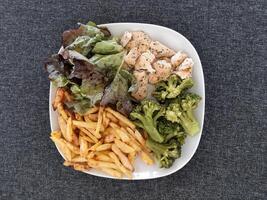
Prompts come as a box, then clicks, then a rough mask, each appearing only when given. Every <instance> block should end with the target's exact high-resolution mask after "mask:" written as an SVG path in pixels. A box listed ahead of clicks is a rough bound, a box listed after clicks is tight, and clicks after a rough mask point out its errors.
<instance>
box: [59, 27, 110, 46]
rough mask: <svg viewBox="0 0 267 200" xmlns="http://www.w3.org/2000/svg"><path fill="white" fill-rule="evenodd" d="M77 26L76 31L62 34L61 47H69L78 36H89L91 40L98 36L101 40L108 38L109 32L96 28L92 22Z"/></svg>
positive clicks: (102, 28) (103, 28) (72, 30)
mask: <svg viewBox="0 0 267 200" xmlns="http://www.w3.org/2000/svg"><path fill="white" fill-rule="evenodd" d="M79 25H80V26H79V28H77V29H70V30H67V31H64V32H63V34H62V45H63V47H67V46H69V45H70V44H71V43H73V42H74V41H75V39H76V38H77V37H79V36H89V37H91V38H92V37H95V36H96V35H97V34H98V35H100V36H101V38H103V39H104V38H107V37H109V36H110V32H109V31H108V29H107V28H105V27H98V26H96V24H95V23H93V22H88V23H87V24H79Z"/></svg>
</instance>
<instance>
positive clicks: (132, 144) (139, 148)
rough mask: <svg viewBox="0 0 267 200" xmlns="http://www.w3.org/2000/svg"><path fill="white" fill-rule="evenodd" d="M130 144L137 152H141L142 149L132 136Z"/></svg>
mask: <svg viewBox="0 0 267 200" xmlns="http://www.w3.org/2000/svg"><path fill="white" fill-rule="evenodd" d="M128 144H129V145H130V146H131V147H132V148H133V149H134V150H135V151H137V152H140V151H141V150H142V149H141V147H140V146H139V144H138V142H137V141H136V140H135V139H134V138H131V140H130V141H129V142H128Z"/></svg>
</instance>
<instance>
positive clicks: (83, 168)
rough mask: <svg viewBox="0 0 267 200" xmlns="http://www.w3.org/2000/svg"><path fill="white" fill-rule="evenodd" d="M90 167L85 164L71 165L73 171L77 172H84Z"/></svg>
mask: <svg viewBox="0 0 267 200" xmlns="http://www.w3.org/2000/svg"><path fill="white" fill-rule="evenodd" d="M89 168H90V167H89V166H88V165H87V164H78V163H74V165H73V169H75V170H77V171H81V172H84V171H86V170H88V169H89Z"/></svg>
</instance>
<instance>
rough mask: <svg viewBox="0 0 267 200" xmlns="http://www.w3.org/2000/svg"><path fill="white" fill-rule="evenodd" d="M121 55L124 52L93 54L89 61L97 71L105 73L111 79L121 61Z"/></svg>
mask: <svg viewBox="0 0 267 200" xmlns="http://www.w3.org/2000/svg"><path fill="white" fill-rule="evenodd" d="M123 56H124V52H120V53H116V54H110V55H101V54H95V55H94V56H93V57H91V58H90V59H89V61H90V62H91V63H92V64H94V65H95V66H96V69H97V70H98V71H99V72H101V73H103V74H106V76H107V77H108V78H109V79H110V78H111V79H113V78H114V76H115V74H116V72H117V70H118V68H119V66H120V65H121V63H122V60H123Z"/></svg>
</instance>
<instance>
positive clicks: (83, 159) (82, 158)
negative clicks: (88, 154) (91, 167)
mask: <svg viewBox="0 0 267 200" xmlns="http://www.w3.org/2000/svg"><path fill="white" fill-rule="evenodd" d="M71 162H78V163H86V162H87V159H86V158H85V157H82V156H76V157H74V158H72V159H71Z"/></svg>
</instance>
